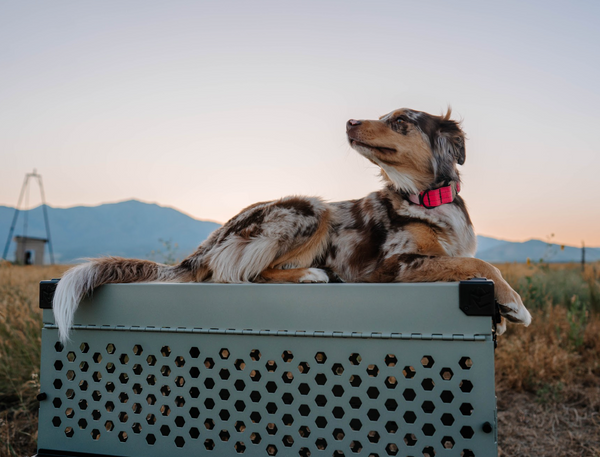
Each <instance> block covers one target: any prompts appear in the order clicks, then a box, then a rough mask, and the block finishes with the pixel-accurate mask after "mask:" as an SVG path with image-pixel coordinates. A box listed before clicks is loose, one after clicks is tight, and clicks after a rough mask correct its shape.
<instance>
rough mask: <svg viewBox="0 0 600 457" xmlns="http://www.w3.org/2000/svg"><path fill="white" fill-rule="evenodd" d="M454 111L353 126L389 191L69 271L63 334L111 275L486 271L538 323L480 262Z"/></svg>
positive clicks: (256, 210) (233, 225)
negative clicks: (176, 251) (156, 257)
mask: <svg viewBox="0 0 600 457" xmlns="http://www.w3.org/2000/svg"><path fill="white" fill-rule="evenodd" d="M450 114H451V113H450V110H448V112H447V113H446V114H445V115H443V116H433V115H431V114H427V113H424V112H420V111H415V110H411V109H399V110H396V111H393V112H391V113H389V114H387V115H385V116H382V117H381V118H380V119H379V120H355V119H351V120H349V121H348V122H347V123H346V135H347V137H348V141H349V142H350V146H351V147H352V148H353V149H355V150H356V151H358V152H359V153H360V154H361V155H363V156H364V157H365V158H366V159H368V160H370V161H371V162H372V163H374V164H375V165H377V166H378V167H379V168H380V169H381V176H382V178H383V181H384V183H385V185H384V187H383V189H381V190H379V191H377V192H373V193H371V194H369V195H367V196H366V197H364V198H361V199H359V200H349V201H342V202H335V203H329V202H325V201H323V200H322V199H320V198H315V197H301V196H292V197H285V198H282V199H280V200H275V201H270V202H263V203H256V204H254V205H251V206H249V207H248V208H246V209H244V210H242V212H241V213H239V214H238V215H237V216H235V217H234V218H233V219H231V220H230V221H229V222H227V223H226V224H225V225H223V226H222V227H221V228H219V229H218V230H216V231H214V232H213V233H212V234H211V235H210V237H209V238H208V239H207V240H206V241H204V243H202V244H201V245H200V246H199V247H198V249H197V250H196V252H194V253H193V254H192V255H190V256H189V257H188V258H186V259H185V260H183V261H182V262H181V263H179V264H178V265H172V266H171V265H162V264H158V263H155V262H150V261H147V260H135V259H122V258H115V257H107V258H100V259H94V260H91V261H90V262H88V263H85V264H82V265H79V266H76V267H74V268H72V269H71V270H69V271H68V272H67V273H66V274H65V275H64V277H63V278H62V280H61V281H60V282H59V284H58V288H57V290H56V294H55V298H54V314H55V317H56V323H57V325H58V328H59V335H60V338H61V340H62V341H63V342H64V341H66V340H67V338H68V335H69V328H70V326H71V324H72V322H73V314H74V312H75V310H76V308H77V305H78V303H79V301H80V300H81V299H82V298H83V297H84V296H85V295H86V294H89V293H90V292H91V291H92V290H93V289H94V288H96V287H98V286H100V285H102V284H108V283H131V282H147V281H169V282H202V281H211V282H217V283H244V282H257V283H258V282H260V283H281V282H292V283H314V282H321V283H323V282H330V281H333V280H335V281H343V282H427V281H459V280H464V279H469V278H473V277H485V278H489V279H492V280H493V281H494V282H495V285H496V287H495V290H496V299H497V301H498V303H499V304H500V311H501V314H502V316H503V319H502V321H501V322H500V324H499V325H498V332H499V333H503V332H504V330H505V329H506V320H509V321H511V322H518V323H522V324H525V325H529V323H530V322H531V316H530V314H529V312H528V311H527V309H526V308H525V307H524V306H523V302H522V301H521V297H520V296H519V295H518V294H517V293H516V292H515V291H514V290H513V289H512V288H511V287H510V286H509V285H508V283H507V282H506V281H505V280H504V279H503V278H502V276H501V274H500V271H499V270H498V269H497V268H495V267H494V266H492V265H490V264H489V263H486V262H484V261H482V260H478V259H475V258H473V255H474V254H475V249H476V238H475V234H474V232H473V227H472V224H471V220H470V218H469V214H468V213H467V208H466V206H465V203H464V201H463V199H462V198H461V197H460V196H459V195H458V193H459V191H460V178H459V173H458V169H457V165H462V164H463V163H464V162H465V135H464V132H463V131H462V129H461V126H460V123H458V122H456V121H453V120H451V119H450Z"/></svg>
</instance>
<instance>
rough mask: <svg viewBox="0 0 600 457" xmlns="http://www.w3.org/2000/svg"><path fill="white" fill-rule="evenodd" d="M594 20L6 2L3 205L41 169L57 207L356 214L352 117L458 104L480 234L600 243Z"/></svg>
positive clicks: (591, 10)
mask: <svg viewBox="0 0 600 457" xmlns="http://www.w3.org/2000/svg"><path fill="white" fill-rule="evenodd" d="M598 17H600V3H597V2H580V3H573V4H568V5H565V4H562V3H559V2H542V1H533V2H526V3H523V2H518V1H516V0H511V1H508V2H504V3H502V4H495V3H494V4H492V3H490V4H481V3H478V2H472V1H467V2H463V3H460V4H448V3H446V2H443V1H441V0H434V1H432V2H429V3H427V4H414V3H402V2H392V1H378V2H371V3H364V2H353V1H351V2H341V1H339V0H333V1H331V2H326V3H322V2H318V1H316V0H307V1H306V2H303V3H302V4H291V3H290V4H287V3H285V4H282V3H280V2H276V1H274V0H259V1H258V2H253V3H251V4H249V3H246V2H243V1H241V0H233V1H232V2H227V3H223V2H220V3H211V4H201V3H198V2H194V1H192V0H178V1H177V2H169V3H164V2H160V1H156V0H144V1H142V0H130V1H128V2H112V3H110V2H109V3H105V2H101V3H98V2H78V1H76V0H63V1H61V2H58V3H57V2H42V3H39V2H32V1H28V0H23V1H14V0H13V1H10V0H9V1H8V2H3V3H1V4H0V40H1V41H2V43H3V46H1V47H0V65H1V66H2V68H3V71H2V72H0V158H1V159H2V166H1V167H0V204H2V205H6V206H12V207H14V205H16V203H17V200H18V195H19V191H20V189H21V184H22V180H23V177H24V176H25V174H26V173H30V172H31V170H32V169H34V168H37V170H38V172H39V173H40V174H41V175H42V176H43V178H44V185H45V191H46V202H47V203H48V204H50V205H51V206H55V207H72V206H75V205H76V204H83V205H92V206H93V205H97V204H98V203H96V202H106V201H123V200H127V199H128V196H132V195H135V196H137V197H136V198H137V199H139V200H140V201H150V202H169V205H168V206H171V207H173V208H181V210H180V211H182V212H184V213H185V214H188V215H190V216H191V217H194V218H196V219H200V218H201V219H204V220H213V221H222V222H225V221H227V220H229V219H230V218H231V217H233V216H235V215H236V214H237V213H238V212H239V211H240V210H241V209H243V208H245V207H247V206H248V205H250V204H252V203H255V202H257V201H267V200H273V199H277V198H280V197H283V196H286V195H292V194H297V195H298V194H299V195H318V196H321V197H323V198H324V199H325V200H328V201H339V200H351V199H357V198H362V197H363V196H365V195H367V194H368V193H370V192H372V191H376V190H378V189H380V188H381V184H380V180H379V178H378V170H377V169H376V167H374V166H373V165H371V164H370V163H369V162H368V161H367V160H365V159H364V158H362V157H360V156H359V154H357V153H356V152H355V151H353V150H352V149H351V148H350V147H349V145H348V144H347V141H346V136H345V123H346V121H347V120H348V119H350V118H356V119H374V118H377V117H379V116H380V115H382V114H385V113H387V112H390V111H392V110H394V109H397V108H401V107H408V108H413V109H417V110H421V111H426V112H430V113H432V114H439V113H440V112H442V111H443V110H445V108H446V107H447V106H448V105H451V106H452V108H453V110H454V114H453V118H454V119H462V120H463V128H464V130H465V132H466V135H467V138H468V141H467V145H466V152H467V154H466V155H467V160H466V163H465V165H464V167H459V168H460V172H461V177H462V182H463V186H462V190H461V195H462V196H463V197H464V198H465V201H466V202H467V204H468V207H469V214H470V216H471V219H472V221H473V225H474V227H475V231H476V232H477V233H488V234H490V236H491V237H493V238H498V239H505V240H523V239H526V238H531V239H542V240H543V239H546V238H548V237H550V234H552V233H554V234H555V237H554V238H556V239H559V240H561V242H564V244H566V245H571V246H579V245H581V242H582V241H584V242H585V243H586V245H590V246H600V230H598V229H599V228H600V205H598V203H597V201H596V200H597V199H596V193H597V192H596V189H595V186H596V182H597V176H596V174H597V171H596V170H598V169H599V168H600V154H598V151H597V150H598V147H597V146H596V144H597V139H596V135H595V128H596V125H597V124H598V121H599V120H600V115H599V114H598V113H597V109H596V106H597V105H598V104H599V103H598V102H600V86H599V85H598V84H597V81H598V80H600V60H599V59H594V58H590V51H589V46H590V43H594V42H600V28H598V27H597V24H596V22H597V18H598ZM557 31H560V33H557ZM592 53H593V51H592ZM39 201H40V199H39V195H38V191H37V189H36V188H35V186H34V187H32V188H31V189H30V198H29V201H28V203H27V206H34V205H35V204H36V202H39ZM100 204H101V203H100ZM161 204H162V203H161Z"/></svg>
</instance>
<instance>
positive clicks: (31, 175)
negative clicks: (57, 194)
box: [2, 169, 54, 265]
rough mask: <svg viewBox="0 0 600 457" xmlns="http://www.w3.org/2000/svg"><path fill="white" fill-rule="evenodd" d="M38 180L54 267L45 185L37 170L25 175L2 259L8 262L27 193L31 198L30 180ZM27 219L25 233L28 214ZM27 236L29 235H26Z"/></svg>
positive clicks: (52, 260)
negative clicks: (24, 196)
mask: <svg viewBox="0 0 600 457" xmlns="http://www.w3.org/2000/svg"><path fill="white" fill-rule="evenodd" d="M30 179H37V181H38V184H39V187H40V195H41V197H42V210H43V212H44V223H45V225H46V236H47V237H48V250H49V251H50V262H51V263H52V265H54V252H53V250H52V240H51V238H50V223H49V221H48V208H47V205H46V195H45V194H44V184H43V183H42V175H40V174H38V173H37V170H35V169H34V170H33V173H27V174H26V175H25V181H23V186H22V187H21V193H20V194H19V201H18V202H17V206H16V207H15V214H14V216H13V220H12V224H11V225H10V230H9V231H8V239H7V240H6V245H5V246H4V254H2V259H4V260H6V255H7V254H8V248H9V247H10V241H11V239H12V236H13V232H14V231H15V226H16V225H17V219H18V217H19V211H20V208H21V203H22V200H23V195H25V192H26V191H27V196H28V198H29V188H28V186H29V180H30ZM24 217H25V227H24V229H25V231H27V213H25V214H24ZM24 235H25V236H26V235H27V233H25V234H24Z"/></svg>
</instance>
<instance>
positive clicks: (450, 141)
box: [346, 108, 466, 194]
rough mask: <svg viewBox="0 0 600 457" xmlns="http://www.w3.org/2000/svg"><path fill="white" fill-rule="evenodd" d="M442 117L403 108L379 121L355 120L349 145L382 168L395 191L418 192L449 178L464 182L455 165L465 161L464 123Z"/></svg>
mask: <svg viewBox="0 0 600 457" xmlns="http://www.w3.org/2000/svg"><path fill="white" fill-rule="evenodd" d="M450 114H451V110H450V109H448V112H447V113H446V114H445V115H443V116H433V115H431V114H427V113H424V112H422V111H415V110H411V109H406V108H402V109H399V110H396V111H392V112H391V113H389V114H386V115H385V116H382V117H381V118H379V120H372V121H369V120H355V119H350V120H349V121H348V122H347V124H346V134H347V135H348V141H349V142H350V146H352V147H353V148H354V149H356V150H357V151H358V152H359V153H360V154H362V155H363V156H364V157H366V158H367V159H369V160H370V161H371V162H373V163H374V164H376V165H377V166H379V167H380V168H381V174H382V176H383V178H384V179H385V180H386V181H388V182H389V183H391V184H392V185H393V186H394V187H395V188H396V189H398V190H399V191H401V192H406V193H414V194H416V193H419V192H421V191H424V190H427V189H430V188H432V187H434V186H435V185H438V184H440V183H443V182H444V181H459V174H458V169H457V167H456V165H457V164H458V165H462V164H463V163H464V162H465V157H466V155H465V134H464V132H463V131H462V130H461V128H460V123H459V122H456V121H453V120H451V119H450Z"/></svg>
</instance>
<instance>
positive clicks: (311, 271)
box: [260, 268, 329, 283]
mask: <svg viewBox="0 0 600 457" xmlns="http://www.w3.org/2000/svg"><path fill="white" fill-rule="evenodd" d="M260 279H262V280H264V281H265V282H299V283H308V282H329V276H328V275H327V273H326V272H325V271H324V270H321V269H320V268H292V269H290V270H279V269H277V268H267V269H266V270H264V271H263V272H262V273H261V274H260Z"/></svg>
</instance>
